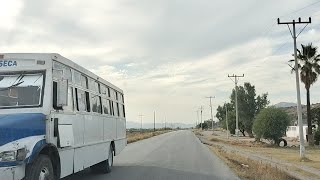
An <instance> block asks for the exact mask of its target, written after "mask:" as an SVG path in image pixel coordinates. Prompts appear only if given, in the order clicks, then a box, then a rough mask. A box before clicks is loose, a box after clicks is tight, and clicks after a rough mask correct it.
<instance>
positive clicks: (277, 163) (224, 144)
mask: <svg viewBox="0 0 320 180" xmlns="http://www.w3.org/2000/svg"><path fill="white" fill-rule="evenodd" d="M194 132H195V134H199V135H197V136H198V137H199V139H200V140H201V141H202V142H203V143H204V144H207V145H208V146H209V147H210V149H211V150H212V151H213V152H214V153H216V154H217V155H218V156H219V157H220V158H221V159H223V160H224V161H225V162H226V163H227V164H228V165H229V166H230V167H231V168H232V169H234V171H235V172H236V173H237V174H238V175H239V176H240V177H243V179H250V178H245V177H252V176H259V171H260V170H261V169H264V168H267V170H266V169H265V170H266V171H268V172H269V175H270V176H269V175H268V176H266V177H265V178H266V179H268V178H270V179H295V178H296V179H306V178H307V179H308V178H310V179H317V178H320V156H319V154H320V148H318V147H310V146H309V147H306V151H307V152H308V158H309V159H308V160H306V161H301V159H300V157H299V155H298V152H299V147H277V146H275V145H274V144H271V143H269V141H268V140H265V139H262V141H260V142H258V141H256V140H255V138H250V137H239V140H237V138H236V137H234V136H232V137H229V138H227V136H226V131H224V130H222V129H216V130H215V131H214V132H213V133H212V131H201V130H194ZM239 164H242V165H241V166H240V165H239ZM270 164H273V166H271V165H270ZM247 166H249V167H250V168H251V169H247V168H246V167H247ZM237 171H239V172H237ZM252 173H254V174H252ZM279 173H280V174H281V173H282V175H281V176H279ZM273 175H275V176H278V177H279V178H273ZM263 177H264V175H263ZM291 177H292V178H291ZM256 179H260V178H256Z"/></svg>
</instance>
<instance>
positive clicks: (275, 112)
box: [253, 107, 290, 144]
mask: <svg viewBox="0 0 320 180" xmlns="http://www.w3.org/2000/svg"><path fill="white" fill-rule="evenodd" d="M289 123H290V119H289V116H288V114H287V113H286V112H284V111H283V110H281V109H278V108H275V107H268V108H265V109H263V110H261V112H260V113H259V114H258V115H257V117H256V119H255V120H254V122H253V132H254V133H255V135H256V139H260V138H265V139H269V140H273V141H274V142H275V143H276V144H278V143H279V140H280V139H281V138H282V137H283V136H284V135H285V133H286V130H287V127H288V126H289Z"/></svg>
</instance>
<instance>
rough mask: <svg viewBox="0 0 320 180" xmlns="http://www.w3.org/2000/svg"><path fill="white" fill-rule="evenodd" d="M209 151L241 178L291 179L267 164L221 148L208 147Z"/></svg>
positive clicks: (263, 179) (253, 179)
mask: <svg viewBox="0 0 320 180" xmlns="http://www.w3.org/2000/svg"><path fill="white" fill-rule="evenodd" d="M209 148H210V150H211V151H213V152H214V153H215V154H216V155H217V156H218V157H220V159H222V160H224V161H225V162H226V164H227V165H228V166H229V167H230V168H231V169H232V170H233V171H234V172H235V173H236V174H237V175H238V176H239V177H240V178H241V179H248V180H251V179H252V180H255V179H261V180H269V179H275V180H278V179H279V180H280V179H281V180H282V179H292V180H295V179H296V178H294V177H291V176H289V175H287V174H286V173H284V172H283V171H281V170H280V169H278V168H275V167H272V166H271V165H268V164H263V163H261V162H258V161H253V160H251V159H248V158H245V157H241V156H238V155H235V154H233V153H228V152H227V151H224V150H223V149H221V148H217V147H214V146H209Z"/></svg>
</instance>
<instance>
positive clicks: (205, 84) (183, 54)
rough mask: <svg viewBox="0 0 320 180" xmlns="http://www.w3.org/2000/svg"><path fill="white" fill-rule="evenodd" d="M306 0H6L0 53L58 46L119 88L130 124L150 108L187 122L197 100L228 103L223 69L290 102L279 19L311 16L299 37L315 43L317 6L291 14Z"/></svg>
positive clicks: (288, 42)
mask: <svg viewBox="0 0 320 180" xmlns="http://www.w3.org/2000/svg"><path fill="white" fill-rule="evenodd" d="M312 2H314V1H289V0H285V1H281V2H279V1H254V0H249V1H245V2H242V1H241V2H240V1H234V0H233V1H231V0H226V1H209V0H204V1H195V0H185V1H171V0H155V1H149V0H142V1H127V0H110V1H103V0H97V1H94V2H93V1H76V0H70V1H62V0H60V1H41V0H30V1H28V2H26V1H10V2H8V3H7V4H5V6H2V7H5V8H3V10H2V11H1V7H0V13H2V14H0V15H6V16H0V17H1V21H2V22H3V23H2V24H0V38H1V39H3V41H0V49H1V51H3V52H57V53H60V54H62V55H64V56H66V57H67V58H70V59H71V60H73V61H75V62H77V63H79V64H80V65H82V66H84V67H86V68H88V69H90V70H91V71H93V72H94V73H96V74H98V75H100V76H102V77H103V78H105V79H106V80H108V81H110V82H112V83H113V84H115V85H117V86H119V87H121V88H122V89H124V91H125V99H126V106H127V108H126V110H127V114H128V120H130V121H135V120H138V114H139V113H143V114H145V115H146V121H151V120H152V113H153V111H154V110H156V111H157V115H158V116H159V119H161V120H164V117H166V119H167V121H168V122H178V121H180V122H186V123H192V122H194V121H195V119H196V114H195V110H196V109H197V107H198V106H199V105H201V104H202V105H204V106H205V114H204V119H207V118H209V117H210V116H209V111H208V99H205V97H206V96H209V95H212V96H216V98H215V99H214V100H213V104H214V107H216V106H217V105H218V104H221V103H223V102H224V101H228V100H229V95H230V93H231V90H232V88H233V87H234V84H233V82H232V81H231V80H230V79H229V78H228V77H227V75H228V74H245V77H244V78H241V79H240V82H239V83H240V84H242V83H243V82H251V83H252V84H254V85H255V86H256V89H257V94H260V93H264V92H268V93H269V97H270V99H271V102H272V103H276V102H279V101H295V84H294V82H295V81H294V75H291V74H290V68H289V67H288V65H287V64H286V62H287V60H288V59H290V58H291V54H292V49H293V47H292V38H291V37H290V34H289V31H288V30H287V29H286V28H287V27H285V26H278V25H277V24H276V18H277V17H281V19H282V20H284V21H287V20H291V19H293V18H296V17H298V16H300V15H301V16H302V17H307V16H309V15H310V14H311V15H315V17H314V18H313V24H311V25H310V26H307V27H306V29H305V31H304V32H303V33H302V34H301V35H300V36H299V38H298V43H299V44H300V43H308V42H314V44H319V43H320V42H319V39H320V37H319V32H318V31H319V29H320V27H319V23H318V21H319V20H320V16H319V13H318V12H317V11H318V10H317V9H318V7H319V5H320V4H315V5H313V6H310V7H308V8H305V9H303V10H300V11H296V10H297V9H301V7H304V6H306V4H310V3H312ZM4 24H5V25H4ZM299 28H300V27H299ZM299 28H297V29H298V30H299ZM318 84H319V83H317V84H315V85H314V86H313V87H312V91H311V93H312V97H313V100H312V101H313V102H317V101H319V100H320V99H319V98H317V97H320V96H319V95H320V94H318V93H317V92H318V91H317V90H318V89H319V85H318ZM301 89H302V91H301V92H302V95H304V91H303V86H302V88H301ZM304 99H305V97H304V96H303V97H302V100H303V101H304Z"/></svg>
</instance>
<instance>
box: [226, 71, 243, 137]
mask: <svg viewBox="0 0 320 180" xmlns="http://www.w3.org/2000/svg"><path fill="white" fill-rule="evenodd" d="M228 77H229V78H230V79H231V77H234V86H235V101H236V136H237V139H238V140H239V114H238V78H239V77H244V74H242V76H237V75H234V74H233V75H232V76H229V74H228ZM231 80H232V79H231Z"/></svg>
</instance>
